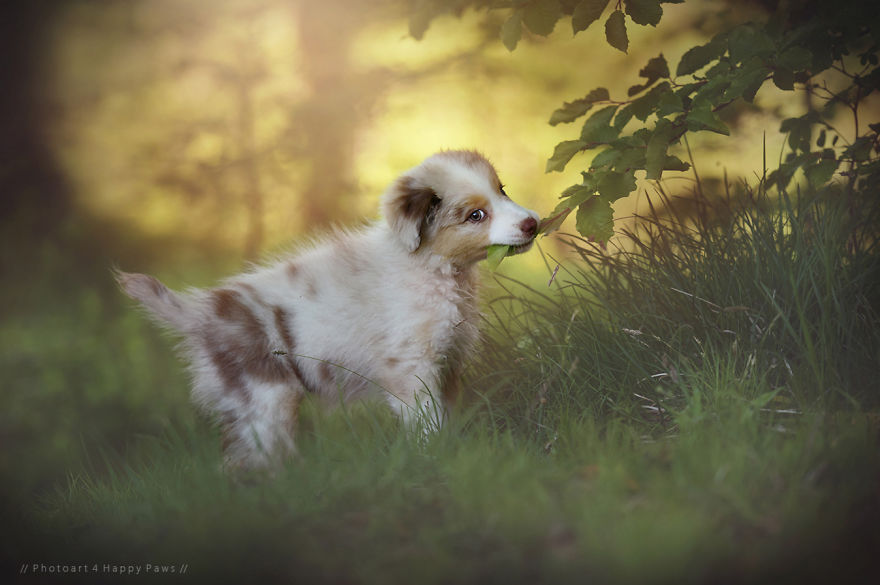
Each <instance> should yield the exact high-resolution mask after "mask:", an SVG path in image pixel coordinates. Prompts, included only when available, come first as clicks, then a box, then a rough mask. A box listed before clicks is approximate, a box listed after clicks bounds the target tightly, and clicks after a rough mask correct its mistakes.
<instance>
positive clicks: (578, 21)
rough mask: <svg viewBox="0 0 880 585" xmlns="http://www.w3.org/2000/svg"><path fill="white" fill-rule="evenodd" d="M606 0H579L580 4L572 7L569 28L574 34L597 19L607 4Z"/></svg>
mask: <svg viewBox="0 0 880 585" xmlns="http://www.w3.org/2000/svg"><path fill="white" fill-rule="evenodd" d="M608 2H609V0H581V2H580V4H578V5H577V6H575V7H574V12H573V13H572V15H571V28H572V30H573V31H574V34H577V33H579V32H580V31H582V30H587V27H589V26H590V25H591V24H593V23H594V22H595V21H597V20H598V19H599V17H600V16H602V11H604V10H605V7H606V6H608Z"/></svg>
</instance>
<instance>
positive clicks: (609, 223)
mask: <svg viewBox="0 0 880 585" xmlns="http://www.w3.org/2000/svg"><path fill="white" fill-rule="evenodd" d="M575 227H576V228H577V231H578V232H580V233H581V235H583V236H586V237H588V238H593V239H595V240H599V241H600V242H607V241H608V240H610V239H611V236H613V235H614V210H613V209H612V208H611V203H610V202H608V201H604V200H603V199H601V198H599V197H593V198H591V199H589V200H587V201H584V202H583V203H581V204H580V206H578V210H577V216H576V217H575Z"/></svg>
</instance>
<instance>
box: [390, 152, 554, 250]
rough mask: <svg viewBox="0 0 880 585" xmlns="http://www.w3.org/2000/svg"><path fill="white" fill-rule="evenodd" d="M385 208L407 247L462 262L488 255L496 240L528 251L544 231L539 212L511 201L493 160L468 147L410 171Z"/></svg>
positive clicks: (399, 181) (392, 189)
mask: <svg viewBox="0 0 880 585" xmlns="http://www.w3.org/2000/svg"><path fill="white" fill-rule="evenodd" d="M382 209H383V213H384V215H385V218H386V220H387V221H388V224H389V225H390V227H391V230H392V232H394V233H395V234H396V236H397V238H398V239H399V241H400V243H401V244H402V245H403V246H404V247H405V248H406V249H407V250H409V251H410V252H419V253H428V254H436V255H440V256H442V257H444V258H447V259H449V260H450V261H451V262H452V263H454V264H456V265H459V266H461V265H466V264H472V263H474V262H477V261H478V260H482V259H484V258H485V257H486V248H488V246H490V245H492V244H503V245H507V246H513V252H514V253H520V252H525V251H526V250H528V249H529V248H530V247H531V245H532V241H533V240H534V238H535V234H536V233H537V229H538V215H537V214H536V213H535V212H534V211H530V210H528V209H525V208H523V207H520V206H519V205H517V204H516V203H514V202H513V201H511V199H510V198H509V197H508V196H507V194H506V193H505V192H504V188H503V186H502V184H501V181H499V180H498V174H497V173H496V172H495V169H494V167H492V165H491V163H489V161H488V160H486V159H485V158H484V157H483V156H482V155H480V154H478V153H476V152H473V151H466V150H452V151H445V152H440V153H438V154H435V155H434V156H432V157H430V158H428V159H426V160H425V161H424V162H422V164H420V165H419V166H417V167H415V168H412V169H410V170H409V171H407V172H406V173H404V174H403V175H402V176H401V177H400V178H398V179H397V181H395V182H394V184H392V185H391V187H390V188H389V189H388V191H387V192H386V193H385V195H384V197H383V199H382Z"/></svg>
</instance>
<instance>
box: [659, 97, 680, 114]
mask: <svg viewBox="0 0 880 585" xmlns="http://www.w3.org/2000/svg"><path fill="white" fill-rule="evenodd" d="M683 111H684V102H682V101H681V97H680V96H679V95H678V94H677V93H675V92H674V91H667V92H663V93H661V94H660V99H659V100H657V115H658V116H668V115H669V114H678V113H680V112H683Z"/></svg>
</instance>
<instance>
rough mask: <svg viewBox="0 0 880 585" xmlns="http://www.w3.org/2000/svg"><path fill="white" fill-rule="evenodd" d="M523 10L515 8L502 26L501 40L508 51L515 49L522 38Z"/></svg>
mask: <svg viewBox="0 0 880 585" xmlns="http://www.w3.org/2000/svg"><path fill="white" fill-rule="evenodd" d="M522 16H523V13H522V10H514V11H513V14H511V15H510V18H508V19H507V21H506V22H505V23H504V25H503V26H502V27H501V42H503V43H504V46H505V47H507V50H508V51H513V50H514V49H515V48H516V45H517V44H519V40H520V38H522Z"/></svg>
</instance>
